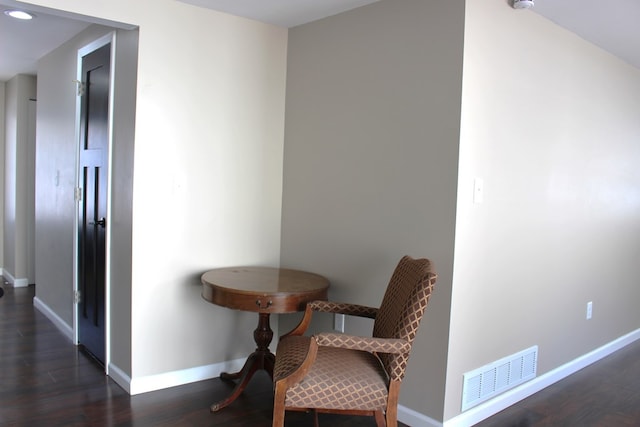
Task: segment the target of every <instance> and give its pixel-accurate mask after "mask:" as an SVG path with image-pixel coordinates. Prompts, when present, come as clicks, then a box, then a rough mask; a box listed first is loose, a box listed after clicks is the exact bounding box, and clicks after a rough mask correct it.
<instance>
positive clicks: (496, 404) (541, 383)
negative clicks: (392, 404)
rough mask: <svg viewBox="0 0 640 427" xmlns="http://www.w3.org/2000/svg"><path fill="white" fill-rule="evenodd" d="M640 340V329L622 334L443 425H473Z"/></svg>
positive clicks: (415, 426)
mask: <svg viewBox="0 0 640 427" xmlns="http://www.w3.org/2000/svg"><path fill="white" fill-rule="evenodd" d="M638 339H640V329H636V330H635V331H633V332H630V333H628V334H626V335H623V336H622V337H620V338H618V339H616V340H614V341H611V342H610V343H608V344H605V345H603V346H602V347H599V348H597V349H595V350H593V351H591V352H589V353H587V354H585V355H583V356H580V357H578V358H577V359H574V360H572V361H571V362H568V363H566V364H564V365H562V366H560V367H558V368H556V369H554V370H552V371H549V372H547V373H546V374H543V375H540V376H539V377H537V378H534V379H532V380H531V381H529V382H526V383H524V384H522V385H520V386H518V387H516V388H514V389H512V390H509V391H507V392H505V393H503V394H501V395H499V396H496V397H495V398H493V399H491V400H489V401H487V402H484V403H481V404H480V405H478V406H476V407H474V408H471V409H469V410H468V411H466V412H464V413H462V414H460V415H458V416H456V417H453V418H451V419H449V420H447V421H445V422H444V424H440V425H441V426H443V427H469V426H472V425H474V424H477V423H479V422H480V421H482V420H485V419H487V418H489V417H490V416H492V415H495V414H497V413H498V412H500V411H502V410H504V409H506V408H508V407H509V406H511V405H513V404H515V403H517V402H519V401H521V400H523V399H525V398H527V397H529V396H531V395H532V394H534V393H537V392H539V391H540V390H542V389H544V388H546V387H548V386H550V385H552V384H554V383H556V382H558V381H560V380H562V379H564V378H566V377H568V376H569V375H571V374H574V373H576V372H578V371H579V370H580V369H582V368H585V367H587V366H589V365H591V364H592V363H594V362H597V361H598V360H600V359H603V358H605V357H607V356H609V355H610V354H612V353H614V352H616V351H618V350H620V349H621V348H623V347H625V346H627V345H629V344H631V343H632V342H634V341H636V340H638ZM409 425H411V426H412V427H419V426H424V427H427V426H429V427H431V426H432V425H433V424H425V423H420V424H409Z"/></svg>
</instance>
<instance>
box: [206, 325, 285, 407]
mask: <svg viewBox="0 0 640 427" xmlns="http://www.w3.org/2000/svg"><path fill="white" fill-rule="evenodd" d="M253 339H254V341H255V342H256V344H257V346H258V347H257V348H256V351H254V352H253V353H251V355H249V357H248V358H247V361H246V362H245V363H244V366H243V367H242V369H241V370H240V371H238V372H235V373H227V372H223V373H221V374H220V379H222V380H225V381H235V380H239V382H238V383H237V384H236V386H235V388H234V389H233V392H232V393H231V395H230V396H229V397H227V398H226V399H224V400H221V401H220V402H216V403H214V404H213V405H211V412H216V411H219V410H220V409H222V408H224V407H226V406H228V405H229V404H231V403H232V402H233V401H234V400H236V398H237V397H238V396H240V393H242V391H243V390H244V389H245V388H246V387H247V384H248V383H249V381H250V380H251V378H252V377H253V374H255V373H256V372H258V370H260V369H264V370H265V371H267V373H268V374H269V376H270V377H271V378H272V379H273V366H274V365H275V360H276V356H275V355H274V354H273V353H271V351H270V350H269V344H271V340H272V339H273V331H272V330H271V326H270V325H269V313H259V318H258V327H257V328H256V330H255V331H253Z"/></svg>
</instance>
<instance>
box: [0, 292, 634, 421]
mask: <svg viewBox="0 0 640 427" xmlns="http://www.w3.org/2000/svg"><path fill="white" fill-rule="evenodd" d="M5 291H6V292H5V295H4V296H3V297H2V298H0V426H3V427H4V426H29V427H39V426H46V427H53V426H137V427H139V426H221V427H236V426H237V427H240V426H256V427H261V426H264V427H267V426H270V425H271V406H272V386H271V381H270V379H269V376H268V375H267V374H266V373H264V372H261V373H258V375H257V376H256V377H255V378H254V379H253V380H252V381H251V383H249V386H248V388H247V389H246V390H245V393H243V395H241V396H240V397H239V398H238V400H236V401H235V402H234V403H233V404H232V405H230V406H228V407H227V408H224V409H223V410H222V411H220V412H218V413H215V414H212V413H210V412H209V405H210V404H211V403H212V402H214V401H216V400H219V399H222V398H223V397H225V396H226V395H227V394H228V393H229V391H230V390H231V387H230V385H229V384H227V383H225V382H223V381H221V380H219V379H212V380H207V381H200V382H197V383H193V384H187V385H184V386H180V387H173V388H171V389H166V390H160V391H155V392H150V393H145V394H141V395H136V396H129V395H128V394H127V393H126V392H125V391H124V390H122V389H121V388H120V387H119V386H118V385H117V384H116V383H115V382H113V381H112V380H111V379H110V378H109V377H107V376H105V375H104V373H103V371H102V368H101V367H100V366H99V365H97V364H96V363H95V362H94V361H93V359H91V358H90V357H88V356H86V355H85V354H84V353H83V352H82V351H79V350H78V349H77V347H76V346H74V345H73V344H72V343H71V342H70V341H69V340H68V339H67V338H65V337H64V336H63V335H62V334H61V333H60V332H59V331H58V330H57V329H56V327H55V326H53V324H52V323H51V322H50V321H49V320H48V319H47V318H46V317H44V316H43V315H42V314H41V313H39V312H38V311H37V310H35V309H34V307H33V295H34V287H29V288H18V289H13V288H10V287H5ZM159 357H160V356H159ZM320 424H321V425H322V426H327V427H333V426H337V427H341V426H342V427H359V426H375V422H374V421H373V419H371V418H368V417H349V416H338V415H325V414H321V415H320ZM286 425H287V427H302V426H311V425H313V417H312V415H310V414H304V413H287V419H286ZM400 425H401V426H402V425H403V424H400ZM541 426H554V427H555V426H563V427H565V426H566V427H573V426H579V427H587V426H597V427H619V426H640V342H636V343H634V344H632V345H629V346H627V347H626V348H624V349H622V350H620V351H618V352H616V353H615V354H613V355H611V356H609V357H607V358H605V359H603V360H601V361H600V362H597V363H595V364H593V365H591V366H589V367H587V368H585V369H583V370H581V371H580V372H578V373H576V374H574V375H572V376H571V377H569V378H567V379H565V380H563V381H560V382H558V383H556V384H554V385H552V386H550V387H547V388H546V389H544V390H542V391H541V392H539V393H537V394H535V395H533V396H531V397H529V398H528V399H525V400H523V401H521V402H519V403H517V404H516V405H514V406H512V407H510V408H507V409H506V410H504V411H502V412H501V413H499V414H496V415H494V416H493V417H491V418H489V419H487V420H485V421H483V422H481V423H479V424H477V425H476V427H541Z"/></svg>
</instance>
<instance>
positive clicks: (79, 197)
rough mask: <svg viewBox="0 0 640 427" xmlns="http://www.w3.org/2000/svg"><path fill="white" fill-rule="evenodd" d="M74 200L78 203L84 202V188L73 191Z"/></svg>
mask: <svg viewBox="0 0 640 427" xmlns="http://www.w3.org/2000/svg"><path fill="white" fill-rule="evenodd" d="M73 199H74V200H75V201H76V202H80V201H82V188H80V187H76V188H74V189H73Z"/></svg>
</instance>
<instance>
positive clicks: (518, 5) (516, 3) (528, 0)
mask: <svg viewBox="0 0 640 427" xmlns="http://www.w3.org/2000/svg"><path fill="white" fill-rule="evenodd" d="M532 7H533V0H513V8H514V9H531V8H532Z"/></svg>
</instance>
